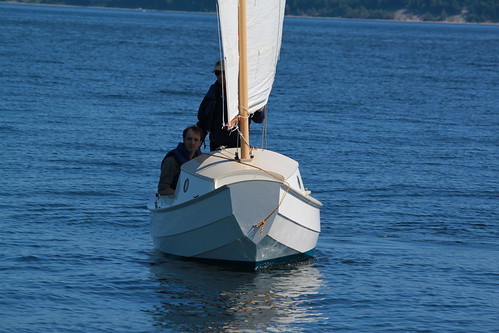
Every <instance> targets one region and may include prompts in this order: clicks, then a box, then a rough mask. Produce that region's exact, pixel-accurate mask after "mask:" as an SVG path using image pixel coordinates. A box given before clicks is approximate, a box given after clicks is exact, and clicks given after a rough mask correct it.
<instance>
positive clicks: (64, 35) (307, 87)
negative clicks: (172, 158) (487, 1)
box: [0, 4, 499, 333]
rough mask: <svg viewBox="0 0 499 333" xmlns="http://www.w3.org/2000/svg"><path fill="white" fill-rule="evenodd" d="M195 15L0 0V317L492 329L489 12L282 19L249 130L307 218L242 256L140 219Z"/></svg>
mask: <svg viewBox="0 0 499 333" xmlns="http://www.w3.org/2000/svg"><path fill="white" fill-rule="evenodd" d="M216 25H217V24H216V17H215V16H214V15H211V14H186V13H165V12H141V11H131V10H104V9H82V8H69V7H42V6H28V5H12V4H0V146H1V150H0V152H1V158H0V182H1V186H0V331H1V332H2V333H3V332H6V333H11V332H36V333H38V332H92V333H95V332H201V331H202V332H225V331H226V332H262V331H267V332H499V317H498V313H499V242H498V241H499V221H498V220H499V208H498V207H499V26H487V25H444V24H431V23H423V24H415V23H395V22H367V21H346V20H327V19H301V18H286V20H285V28H284V39H283V48H282V53H281V60H280V63H279V67H278V72H277V77H276V82H275V89H274V90H273V93H272V95H271V100H270V104H269V112H270V113H269V121H268V137H267V145H268V147H269V149H272V150H276V151H279V152H281V153H284V154H286V155H288V156H290V157H293V158H295V159H296V160H298V161H299V162H300V164H301V172H302V176H303V179H304V182H305V185H306V186H307V187H308V188H310V189H311V190H312V192H313V193H314V196H315V197H316V198H317V199H319V200H320V201H322V202H323V203H324V207H323V209H322V228H323V229H322V233H321V236H320V239H319V243H318V246H317V255H316V257H315V258H314V260H312V261H310V262H305V263H301V264H297V265H292V266H286V267H279V268H275V269H270V270H262V271H258V272H256V273H248V272H237V271H231V270H227V269H224V268H220V267H214V266H207V265H201V264H197V263H191V262H183V261H178V260H172V259H168V258H164V257H162V256H161V255H159V254H158V253H156V252H155V251H154V250H153V249H152V240H151V238H150V235H149V226H148V223H149V213H148V211H147V209H146V202H147V200H148V199H149V197H150V196H151V195H152V194H153V193H154V191H155V189H156V184H157V180H158V176H159V164H160V162H161V159H162V158H163V155H164V153H165V152H166V151H168V150H169V149H171V148H172V147H174V146H175V145H176V143H177V142H178V141H179V140H180V139H181V138H180V137H181V131H182V129H183V128H184V127H185V126H187V125H189V124H192V123H194V122H195V121H196V112H197V107H198V105H199V103H200V101H201V99H202V97H203V96H204V94H205V92H206V91H207V89H208V87H209V85H210V84H211V83H212V82H213V81H214V76H213V74H212V73H211V68H212V65H213V63H214V62H215V61H216V60H217V58H218V54H219V48H218V37H217V28H216ZM252 131H253V132H252V138H253V139H252V140H253V141H252V144H255V145H261V144H262V141H263V139H262V132H263V130H262V127H261V126H260V125H256V126H253V127H252Z"/></svg>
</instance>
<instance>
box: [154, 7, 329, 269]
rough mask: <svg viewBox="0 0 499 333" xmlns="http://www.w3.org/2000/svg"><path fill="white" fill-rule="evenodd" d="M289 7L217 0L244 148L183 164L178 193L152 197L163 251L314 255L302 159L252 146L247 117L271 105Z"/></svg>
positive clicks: (242, 262)
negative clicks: (271, 93)
mask: <svg viewBox="0 0 499 333" xmlns="http://www.w3.org/2000/svg"><path fill="white" fill-rule="evenodd" d="M284 7H285V0H255V1H250V2H248V3H246V1H245V0H239V1H234V0H218V12H219V18H220V20H219V21H220V30H221V35H222V47H223V60H224V63H225V77H226V95H227V97H226V98H227V113H228V115H229V119H235V120H237V121H236V122H235V123H236V125H235V126H237V130H238V131H240V133H241V140H240V142H241V147H240V148H227V149H222V150H218V151H213V152H210V153H205V154H202V155H201V156H199V157H197V158H195V159H193V160H191V161H189V162H186V163H184V164H183V165H182V167H181V173H180V176H179V180H178V183H177V189H176V192H175V195H174V196H156V197H154V198H152V199H151V201H150V202H149V203H148V208H149V210H150V211H151V235H152V237H153V240H154V246H155V248H156V249H157V250H158V251H160V252H163V253H166V254H170V255H174V256H179V257H183V258H192V259H200V260H209V261H218V262H222V263H224V264H234V265H237V266H241V267H252V268H256V267H259V266H263V265H268V264H275V263H285V262H290V261H296V260H302V259H303V258H304V257H307V256H311V255H312V253H313V251H314V249H315V247H316V244H317V240H318V237H319V233H320V207H321V206H322V204H321V203H320V202H319V201H318V200H316V199H314V198H313V197H312V196H311V195H310V191H308V190H307V189H306V188H305V187H304V185H303V181H302V178H301V175H300V170H299V165H298V162H296V161H295V160H293V159H291V158H289V157H287V156H284V155H282V154H279V153H276V152H273V151H270V150H267V149H256V150H253V149H251V147H250V145H249V124H248V117H249V115H250V114H252V113H253V112H256V111H257V110H259V109H261V108H262V107H263V106H265V105H266V104H267V101H268V98H269V95H270V92H271V89H272V85H273V82H274V77H275V71H276V65H277V60H278V58H279V53H280V48H281V38H282V26H283V20H284ZM221 125H222V124H221Z"/></svg>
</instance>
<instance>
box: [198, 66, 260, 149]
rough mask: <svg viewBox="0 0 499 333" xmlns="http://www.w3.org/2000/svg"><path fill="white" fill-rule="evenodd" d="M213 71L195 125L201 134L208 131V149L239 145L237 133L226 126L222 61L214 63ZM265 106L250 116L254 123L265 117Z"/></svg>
mask: <svg viewBox="0 0 499 333" xmlns="http://www.w3.org/2000/svg"><path fill="white" fill-rule="evenodd" d="M213 73H214V74H215V76H216V77H217V80H216V81H215V83H213V84H212V85H211V87H210V89H209V90H208V92H207V93H206V96H205V97H204V99H203V101H202V102H201V105H199V110H198V123H197V125H198V126H199V127H201V128H202V129H203V135H204V136H206V135H207V133H208V132H210V150H212V151H213V150H216V149H217V148H218V147H220V146H225V147H228V148H233V147H239V146H240V145H239V144H238V143H239V133H238V131H232V130H230V129H228V128H227V127H226V125H225V124H224V120H225V122H228V121H230V119H227V101H226V99H225V71H224V62H223V60H222V61H218V62H217V63H216V64H215V68H214V69H213ZM266 108H267V106H265V107H263V108H262V109H261V110H259V111H257V112H255V113H254V114H253V115H251V116H250V119H252V120H253V121H254V122H255V123H261V122H262V121H263V120H264V119H265V112H263V111H264V109H266Z"/></svg>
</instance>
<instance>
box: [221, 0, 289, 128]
mask: <svg viewBox="0 0 499 333" xmlns="http://www.w3.org/2000/svg"><path fill="white" fill-rule="evenodd" d="M285 2H286V1H285V0H248V1H247V2H246V13H247V18H246V25H247V50H248V52H247V54H248V104H249V110H248V111H249V113H250V114H252V113H254V112H255V111H257V110H259V109H261V108H262V107H263V106H265V105H266V104H267V101H268V98H269V95H270V92H271V90H272V85H273V83H274V77H275V72H276V66H277V61H278V59H279V52H280V50H281V41H282V26H283V21H284V8H285ZM238 3H239V2H238V1H237V0H218V6H219V8H218V10H219V16H220V30H221V34H222V48H223V57H224V60H225V80H226V85H227V87H226V91H227V108H228V112H227V114H228V118H229V119H228V120H231V119H233V118H234V117H236V116H237V115H238V114H239V109H238V107H239V102H238V92H237V89H238V77H239V48H238V36H239V32H238ZM226 121H227V120H226Z"/></svg>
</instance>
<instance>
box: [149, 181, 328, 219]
mask: <svg viewBox="0 0 499 333" xmlns="http://www.w3.org/2000/svg"><path fill="white" fill-rule="evenodd" d="M254 181H255V180H253V179H248V180H241V181H238V182H234V183H230V184H224V185H222V186H220V187H219V188H216V189H214V190H212V191H210V192H208V193H205V194H202V195H200V196H198V197H195V198H192V199H190V200H188V201H184V202H182V203H179V204H177V205H172V206H170V207H165V208H158V209H151V208H149V210H150V211H151V212H156V213H164V212H167V211H170V210H176V209H181V208H183V207H185V206H188V205H192V204H194V203H195V202H196V201H202V200H204V199H206V198H209V197H210V196H213V195H217V194H219V193H220V192H223V191H225V190H226V189H230V186H231V185H233V184H240V183H246V182H254ZM257 181H262V182H271V183H281V190H283V191H286V192H291V193H292V194H293V195H295V196H297V197H299V199H302V200H304V201H305V202H307V203H309V204H311V205H312V206H314V207H315V208H320V207H322V203H321V202H320V201H319V200H317V199H315V198H314V197H312V196H311V195H307V194H303V193H301V192H299V191H297V190H295V189H293V188H292V187H290V186H289V187H288V186H287V185H286V184H285V183H283V182H281V181H278V180H272V179H259V180H257ZM156 200H159V198H157V199H156Z"/></svg>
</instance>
